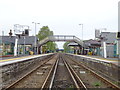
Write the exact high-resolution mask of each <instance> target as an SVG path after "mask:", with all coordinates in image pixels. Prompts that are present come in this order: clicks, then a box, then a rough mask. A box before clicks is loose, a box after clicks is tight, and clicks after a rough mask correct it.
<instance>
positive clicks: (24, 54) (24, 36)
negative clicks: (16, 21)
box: [21, 25, 29, 55]
mask: <svg viewBox="0 0 120 90" xmlns="http://www.w3.org/2000/svg"><path fill="white" fill-rule="evenodd" d="M21 26H22V29H23V36H24V55H25V35H26V33H25V30H24V27H27V28H28V30H29V26H28V25H21Z"/></svg>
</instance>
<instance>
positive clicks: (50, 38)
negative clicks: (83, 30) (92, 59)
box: [39, 35, 84, 47]
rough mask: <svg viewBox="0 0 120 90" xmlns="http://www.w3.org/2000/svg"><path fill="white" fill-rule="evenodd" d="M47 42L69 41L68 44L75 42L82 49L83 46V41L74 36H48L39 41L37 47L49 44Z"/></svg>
mask: <svg viewBox="0 0 120 90" xmlns="http://www.w3.org/2000/svg"><path fill="white" fill-rule="evenodd" d="M49 41H53V42H55V41H69V42H76V43H78V44H79V45H81V46H82V47H83V46H84V45H83V41H82V40H81V39H79V38H78V37H76V36H73V35H53V36H48V37H46V38H45V39H43V40H41V41H39V46H42V45H43V44H45V43H47V42H49Z"/></svg>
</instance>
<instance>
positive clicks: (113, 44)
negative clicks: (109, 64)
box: [98, 32, 119, 58]
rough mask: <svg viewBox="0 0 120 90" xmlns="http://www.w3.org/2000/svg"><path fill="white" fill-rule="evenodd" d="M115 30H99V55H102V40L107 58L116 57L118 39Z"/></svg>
mask: <svg viewBox="0 0 120 90" xmlns="http://www.w3.org/2000/svg"><path fill="white" fill-rule="evenodd" d="M116 36H117V35H116V32H101V33H100V35H99V37H98V38H99V41H100V42H101V47H100V56H102V57H104V44H103V43H104V42H105V43H106V56H107V57H108V58H113V57H118V50H119V49H118V41H117V38H116Z"/></svg>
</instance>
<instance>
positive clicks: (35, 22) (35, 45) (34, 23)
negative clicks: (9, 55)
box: [32, 22, 40, 54]
mask: <svg viewBox="0 0 120 90" xmlns="http://www.w3.org/2000/svg"><path fill="white" fill-rule="evenodd" d="M32 23H34V24H35V54H36V50H37V48H36V45H37V42H36V25H37V24H40V23H36V22H32Z"/></svg>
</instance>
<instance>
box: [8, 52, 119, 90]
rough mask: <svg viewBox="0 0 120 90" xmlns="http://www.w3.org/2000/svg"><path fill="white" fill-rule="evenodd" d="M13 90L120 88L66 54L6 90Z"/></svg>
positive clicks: (44, 64) (41, 66) (40, 67)
mask: <svg viewBox="0 0 120 90" xmlns="http://www.w3.org/2000/svg"><path fill="white" fill-rule="evenodd" d="M11 88H12V90H13V89H16V88H27V89H28V88H40V89H41V90H44V89H48V88H49V89H54V88H55V89H56V88H57V89H71V88H72V89H74V88H76V89H83V90H89V89H96V88H103V89H108V90H120V87H118V86H116V85H114V84H113V83H111V82H110V81H108V80H106V79H105V78H103V77H102V76H100V75H98V74H97V73H95V72H94V71H92V70H91V69H89V68H87V67H86V66H84V65H81V63H78V62H77V61H76V60H73V59H72V58H70V57H67V56H65V55H64V54H56V55H55V56H54V57H52V58H50V59H49V60H47V61H46V62H44V63H43V64H41V65H39V66H38V67H36V68H34V69H33V70H31V71H30V72H29V73H27V74H26V75H24V76H23V77H21V78H20V79H19V80H17V81H16V82H14V83H12V84H11V85H9V86H8V87H7V88H6V89H7V90H9V89H11Z"/></svg>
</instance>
